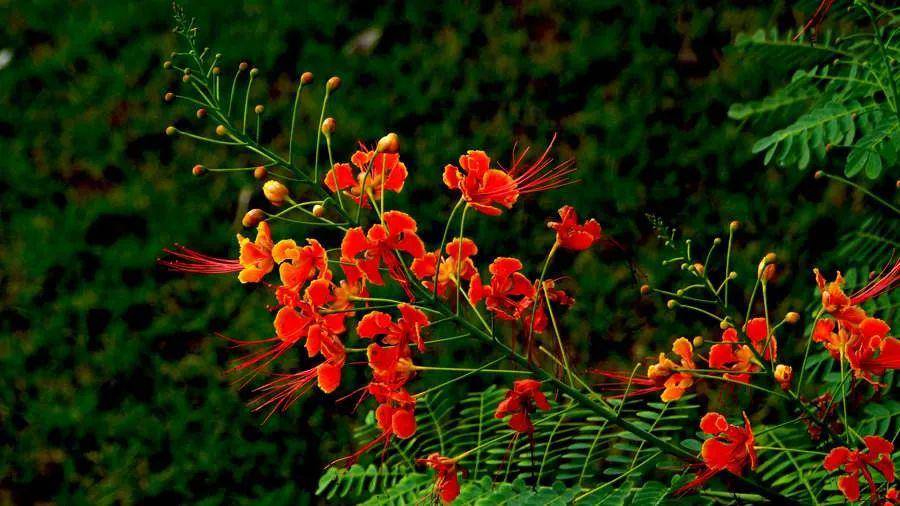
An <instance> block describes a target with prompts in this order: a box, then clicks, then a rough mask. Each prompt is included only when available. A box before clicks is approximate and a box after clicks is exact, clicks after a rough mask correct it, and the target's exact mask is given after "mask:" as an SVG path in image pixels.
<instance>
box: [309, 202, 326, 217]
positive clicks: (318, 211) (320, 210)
mask: <svg viewBox="0 0 900 506" xmlns="http://www.w3.org/2000/svg"><path fill="white" fill-rule="evenodd" d="M312 213H313V216H315V217H316V218H321V217H322V215H323V214H325V206H323V205H322V204H316V205H314V206H313V208H312Z"/></svg>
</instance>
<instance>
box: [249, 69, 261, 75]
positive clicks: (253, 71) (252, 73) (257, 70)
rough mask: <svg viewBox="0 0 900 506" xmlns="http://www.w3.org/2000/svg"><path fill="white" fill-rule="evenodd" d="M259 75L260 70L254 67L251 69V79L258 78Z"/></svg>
mask: <svg viewBox="0 0 900 506" xmlns="http://www.w3.org/2000/svg"><path fill="white" fill-rule="evenodd" d="M258 75H259V69H258V68H256V67H253V68H252V69H250V77H256V76H258Z"/></svg>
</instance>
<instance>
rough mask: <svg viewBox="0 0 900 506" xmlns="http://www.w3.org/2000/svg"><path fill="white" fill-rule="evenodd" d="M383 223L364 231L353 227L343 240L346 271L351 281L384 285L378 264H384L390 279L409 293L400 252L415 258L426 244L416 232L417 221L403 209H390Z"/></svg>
mask: <svg viewBox="0 0 900 506" xmlns="http://www.w3.org/2000/svg"><path fill="white" fill-rule="evenodd" d="M382 218H383V219H384V224H383V225H382V224H375V225H372V226H371V227H370V228H369V231H368V233H367V234H363V231H362V228H361V227H356V228H351V229H350V230H348V231H347V233H346V235H344V240H343V242H342V243H341V262H342V263H343V264H350V265H342V268H343V269H344V273H345V274H346V275H347V278H348V280H349V281H350V282H351V283H355V282H357V281H358V279H359V278H360V277H362V278H364V279H365V280H368V281H370V282H372V283H374V284H376V285H382V284H384V280H383V279H382V277H381V273H380V272H379V271H378V269H379V267H381V266H382V265H384V266H385V267H387V269H388V273H389V274H390V276H391V278H393V279H394V280H396V281H397V282H398V283H400V285H401V286H402V287H403V288H404V289H405V290H406V291H407V294H410V293H409V286H408V285H409V282H408V281H407V280H406V276H405V273H404V272H403V266H402V264H401V262H400V259H399V258H398V254H399V253H400V252H404V253H408V254H410V255H411V256H412V257H413V258H421V257H422V256H423V255H424V254H425V245H424V244H423V243H422V239H420V238H419V236H418V235H416V229H417V226H416V220H414V219H412V217H411V216H409V215H408V214H406V213H403V212H400V211H388V212H386V213H384V216H383V217H382Z"/></svg>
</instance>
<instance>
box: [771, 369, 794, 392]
mask: <svg viewBox="0 0 900 506" xmlns="http://www.w3.org/2000/svg"><path fill="white" fill-rule="evenodd" d="M792 379H794V369H793V368H792V367H791V366H789V365H784V364H778V365H777V366H775V381H777V382H778V384H779V385H780V386H781V389H782V390H784V391H785V392H787V391H788V390H790V389H791V380H792Z"/></svg>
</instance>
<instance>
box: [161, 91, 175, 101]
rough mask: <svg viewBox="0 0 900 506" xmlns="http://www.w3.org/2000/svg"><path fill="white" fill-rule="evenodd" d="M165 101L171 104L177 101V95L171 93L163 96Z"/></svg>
mask: <svg viewBox="0 0 900 506" xmlns="http://www.w3.org/2000/svg"><path fill="white" fill-rule="evenodd" d="M163 100H165V101H166V102H171V101H173V100H175V94H174V93H172V92H171V91H170V92H168V93H166V94H165V95H164V96H163Z"/></svg>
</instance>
